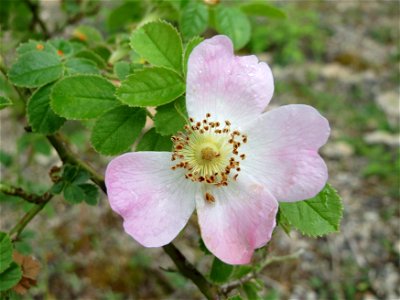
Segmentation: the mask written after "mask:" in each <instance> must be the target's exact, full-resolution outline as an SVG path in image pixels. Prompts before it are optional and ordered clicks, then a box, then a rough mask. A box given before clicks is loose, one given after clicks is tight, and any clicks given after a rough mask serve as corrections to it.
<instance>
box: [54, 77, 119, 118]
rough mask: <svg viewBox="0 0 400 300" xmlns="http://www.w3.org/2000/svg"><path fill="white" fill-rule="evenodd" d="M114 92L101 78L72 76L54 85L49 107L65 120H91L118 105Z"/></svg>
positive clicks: (113, 88) (111, 85)
mask: <svg viewBox="0 0 400 300" xmlns="http://www.w3.org/2000/svg"><path fill="white" fill-rule="evenodd" d="M114 92H115V87H114V85H113V84H112V83H111V82H109V81H108V80H107V79H104V78H103V77H100V76H95V75H74V76H70V77H65V78H64V79H62V80H60V81H59V82H57V83H56V84H55V85H54V87H53V89H52V92H51V95H50V98H51V104H50V105H51V108H52V109H53V110H54V112H55V113H56V114H58V115H60V116H62V117H65V118H67V119H71V120H84V119H92V118H96V117H98V116H100V115H101V114H103V113H104V112H106V111H107V110H109V109H111V108H113V107H115V106H117V105H119V103H118V101H117V99H116V98H115V96H114Z"/></svg>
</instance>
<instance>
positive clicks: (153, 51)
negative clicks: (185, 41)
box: [130, 21, 183, 73]
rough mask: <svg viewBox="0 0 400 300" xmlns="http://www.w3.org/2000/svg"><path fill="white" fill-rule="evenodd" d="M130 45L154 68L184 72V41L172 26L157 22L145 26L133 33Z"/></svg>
mask: <svg viewBox="0 0 400 300" xmlns="http://www.w3.org/2000/svg"><path fill="white" fill-rule="evenodd" d="M130 45H131V47H132V49H133V50H135V51H136V52H137V53H139V54H140V55H141V56H142V57H143V58H144V59H146V60H147V61H148V62H150V63H151V64H153V65H154V66H160V67H166V68H171V69H173V70H176V71H177V72H179V73H181V72H182V52H183V50H182V41H181V38H180V36H179V34H178V32H177V30H176V29H175V27H173V26H172V25H171V24H169V23H167V22H164V21H157V22H151V23H147V24H146V25H143V26H142V27H140V28H139V29H137V30H135V31H134V32H133V33H132V36H131V43H130Z"/></svg>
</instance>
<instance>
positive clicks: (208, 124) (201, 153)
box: [172, 114, 247, 186]
mask: <svg viewBox="0 0 400 300" xmlns="http://www.w3.org/2000/svg"><path fill="white" fill-rule="evenodd" d="M210 117H211V115H210V114H206V118H205V119H204V120H201V121H200V122H196V121H195V120H194V119H193V118H190V119H189V121H190V124H188V125H185V127H184V129H185V131H184V132H178V134H177V135H176V136H173V137H172V141H173V143H174V151H173V153H172V160H173V161H175V160H176V161H178V162H177V164H176V165H175V166H173V167H172V169H173V170H175V169H177V168H184V169H186V171H187V172H186V174H185V177H186V178H187V179H190V180H192V181H193V182H204V183H207V184H213V185H216V186H226V185H228V183H229V181H230V180H236V179H237V177H238V175H239V172H240V160H243V159H245V157H246V156H245V154H243V153H242V154H239V151H238V149H239V147H240V145H241V143H246V142H247V136H246V135H244V134H241V133H240V132H239V131H238V130H234V131H232V130H231V127H230V126H231V122H230V121H228V120H227V121H225V124H224V126H222V125H221V124H220V123H219V122H212V121H210V120H209V118H210Z"/></svg>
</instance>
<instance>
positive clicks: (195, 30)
mask: <svg viewBox="0 0 400 300" xmlns="http://www.w3.org/2000/svg"><path fill="white" fill-rule="evenodd" d="M207 25H208V8H207V6H206V5H205V4H203V3H201V2H197V1H193V2H189V3H188V4H187V5H186V6H185V7H184V9H183V10H182V13H181V18H180V29H181V32H182V35H183V36H184V37H185V38H191V37H194V36H195V35H200V34H202V33H203V32H204V30H206V29H207Z"/></svg>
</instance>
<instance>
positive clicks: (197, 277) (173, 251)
mask: <svg viewBox="0 0 400 300" xmlns="http://www.w3.org/2000/svg"><path fill="white" fill-rule="evenodd" d="M163 249H164V251H165V252H166V253H167V254H168V256H169V257H170V258H171V259H172V261H173V262H174V263H175V265H176V267H177V268H178V270H179V271H180V272H181V273H182V275H183V276H185V277H186V278H188V279H190V280H191V281H192V282H193V283H194V284H195V285H196V286H197V287H198V288H199V290H200V291H201V292H202V293H203V295H204V296H206V298H207V299H218V290H217V288H216V286H213V285H212V284H211V283H210V282H208V281H207V279H206V278H205V277H204V276H203V274H201V273H200V272H199V271H198V270H197V269H196V268H195V267H194V266H193V265H192V264H191V263H190V262H189V261H188V260H187V259H186V258H185V257H184V256H183V254H182V253H181V252H180V251H179V250H178V248H176V247H175V245H174V244H172V243H169V244H167V245H165V246H163Z"/></svg>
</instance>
